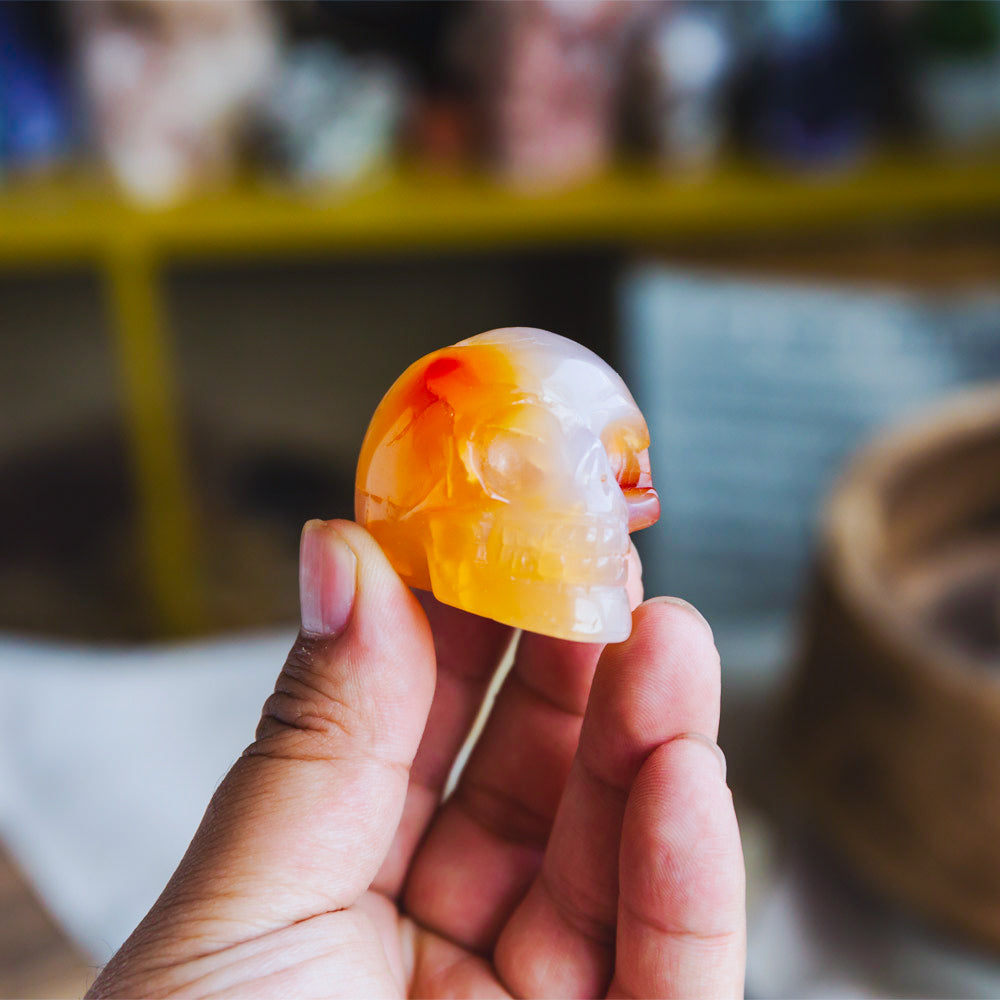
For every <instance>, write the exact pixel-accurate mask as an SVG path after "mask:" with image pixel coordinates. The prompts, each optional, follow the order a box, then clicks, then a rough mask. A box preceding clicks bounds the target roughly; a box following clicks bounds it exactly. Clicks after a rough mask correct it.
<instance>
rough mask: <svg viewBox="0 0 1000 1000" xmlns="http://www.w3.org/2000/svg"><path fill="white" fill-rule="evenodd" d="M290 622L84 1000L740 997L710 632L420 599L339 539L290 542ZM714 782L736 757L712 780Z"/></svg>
mask: <svg viewBox="0 0 1000 1000" xmlns="http://www.w3.org/2000/svg"><path fill="white" fill-rule="evenodd" d="M300 572H301V581H302V612H303V625H304V627H303V631H302V632H301V633H300V635H299V637H298V639H297V641H296V643H295V645H294V647H293V648H292V651H291V653H290V654H289V657H288V662H287V663H286V664H285V667H284V669H283V670H282V672H281V675H280V677H279V678H278V681H277V685H276V688H275V693H274V694H273V695H272V696H271V697H270V698H269V699H268V700H267V702H266V703H265V706H264V711H263V716H262V718H261V722H260V725H259V726H258V729H257V736H256V740H255V741H254V743H253V744H251V746H250V747H249V748H248V749H247V750H246V751H245V752H244V754H243V755H242V757H241V758H240V759H239V760H238V761H237V762H236V764H235V765H234V766H233V768H232V770H231V771H230V772H229V774H228V775H227V777H226V778H225V780H224V781H223V782H222V784H221V785H220V786H219V789H218V790H217V792H216V793H215V795H214V796H213V798H212V801H211V803H210V804H209V807H208V810H207V812H206V813H205V817H204V819H203V820H202V823H201V825H200V827H199V829H198V831H197V833H196V834H195V837H194V840H193V841H192V843H191V846H190V847H189V849H188V851H187V853H186V854H185V856H184V858H183V860H182V861H181V863H180V866H179V867H178V869H177V871H176V872H175V873H174V876H173V877H172V878H171V880H170V882H169V883H168V885H167V887H166V889H165V890H164V892H163V894H162V895H161V897H160V898H159V900H157V902H156V903H155V905H154V906H153V908H152V910H151V911H150V912H149V914H148V915H147V916H146V917H145V919H144V920H143V921H142V923H141V924H140V925H139V927H138V928H137V929H136V931H135V932H134V933H133V935H132V936H131V937H130V938H129V940H128V941H127V942H126V943H125V945H124V946H123V947H122V949H121V950H120V951H119V952H118V954H117V955H115V957H114V958H113V959H112V960H111V962H110V963H109V964H108V966H107V967H106V968H105V969H104V971H103V972H102V973H101V975H100V976H99V977H98V979H97V981H96V982H95V984H94V986H93V987H92V989H91V992H90V994H89V996H92V997H106V996H144V997H153V996H167V995H179V996H209V995H227V996H244V997H250V996H313V997H320V996H323V997H327V996H331V997H332V996H345V997H375V996H378V997H388V996H422V997H439V996H451V997H472V996H476V997H485V996H508V995H515V996H545V997H555V996H581V997H593V996H598V995H602V996H603V995H605V994H608V995H612V996H634V997H666V996H684V997H699V996H704V997H737V996H742V984H743V965H744V941H745V915H744V883H743V878H744V876H743V858H742V853H741V848H740V841H739V834H738V831H737V827H736V819H735V815H734V813H733V806H732V799H731V796H730V794H729V791H728V789H727V787H726V785H725V780H724V774H723V771H724V765H723V762H722V757H721V753H720V752H719V751H718V748H717V747H716V746H715V743H714V739H715V736H716V731H717V727H718V721H719V661H718V655H717V653H716V652H715V648H714V645H713V642H712V636H711V632H710V630H709V628H708V626H707V625H706V624H705V622H704V620H703V619H702V618H701V617H700V616H699V615H698V613H697V612H695V611H694V609H692V608H690V606H688V605H685V604H683V602H677V601H671V600H668V599H664V598H661V599H658V600H652V601H648V602H646V603H645V604H644V605H642V606H640V607H639V608H638V609H637V610H636V611H635V614H634V628H633V631H632V635H631V637H630V638H629V639H628V640H626V641H625V642H623V643H619V644H617V645H612V646H608V647H606V648H605V649H604V651H603V653H602V652H601V648H600V647H597V646H589V645H585V644H579V643H571V642H562V641H559V640H554V639H549V638H545V637H542V636H537V635H529V634H525V635H523V636H522V638H521V642H520V646H519V648H518V651H517V657H516V660H515V663H514V666H513V667H512V669H511V673H510V675H509V676H508V677H507V679H506V680H505V682H504V684H503V687H502V688H501V690H500V693H499V695H498V697H497V700H496V703H495V705H494V707H493V711H492V713H491V715H490V717H489V720H488V722H487V724H486V726H485V729H484V731H483V734H482V736H481V738H480V740H479V742H478V744H477V746H476V748H475V750H474V751H473V754H472V756H471V758H470V760H469V763H468V765H467V766H466V768H465V770H464V772H463V774H462V777H461V779H460V781H459V784H458V786H457V788H456V790H455V792H454V794H453V795H451V796H450V797H449V798H448V799H447V800H445V801H444V802H443V803H442V801H441V797H442V790H443V788H444V785H445V781H446V779H447V776H448V773H449V771H450V769H451V766H452V763H453V761H454V758H455V755H456V754H457V752H458V750H459V748H460V747H461V745H462V743H463V741H464V739H465V737H466V735H467V733H468V731H469V728H470V726H471V725H472V722H473V720H474V719H475V717H476V715H477V712H478V710H479V707H480V704H481V702H482V700H483V697H484V694H485V692H486V689H487V686H488V684H489V680H490V677H491V676H492V674H493V673H494V671H495V670H496V667H497V665H498V664H499V662H500V660H501V659H502V657H503V654H504V651H505V650H506V648H507V646H508V645H509V642H510V640H511V631H510V630H509V629H507V628H506V627H504V626H501V625H498V624H497V623H495V622H491V621H487V620H485V619H480V618H474V617H473V616H471V615H468V614H465V613H464V612H461V611H457V610H455V609H454V608H448V607H445V606H443V605H440V604H438V603H437V602H435V601H434V600H433V599H432V598H427V599H426V600H424V605H425V608H426V613H425V611H424V610H422V609H421V605H420V603H419V602H418V600H417V599H416V598H415V597H414V595H413V594H411V593H410V591H409V590H407V589H406V587H405V586H404V585H403V584H402V583H401V581H400V580H399V578H398V576H397V575H396V573H395V572H394V571H393V569H392V568H391V566H390V565H389V563H388V561H387V560H386V558H385V556H384V555H383V554H382V552H381V550H380V549H379V548H378V546H377V545H376V544H375V542H374V541H373V540H372V538H371V537H370V536H369V535H368V534H367V533H366V532H365V531H364V530H363V529H361V528H359V527H358V526H357V525H354V524H351V523H350V522H343V521H337V522H328V523H323V522H318V521H313V522H310V523H309V524H308V525H307V526H306V529H305V531H304V533H303V545H302V561H301V570H300ZM720 765H721V766H720Z"/></svg>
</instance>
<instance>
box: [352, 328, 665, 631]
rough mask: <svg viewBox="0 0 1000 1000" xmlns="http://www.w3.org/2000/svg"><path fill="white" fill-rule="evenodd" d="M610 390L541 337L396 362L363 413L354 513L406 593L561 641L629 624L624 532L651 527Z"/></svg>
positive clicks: (637, 418) (633, 429)
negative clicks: (409, 589)
mask: <svg viewBox="0 0 1000 1000" xmlns="http://www.w3.org/2000/svg"><path fill="white" fill-rule="evenodd" d="M648 447H649V432H648V430H647V428H646V422H645V420H644V419H643V416H642V414H641V413H640V412H639V408H638V407H637V406H636V404H635V401H634V400H633V399H632V396H631V394H630V393H629V391H628V389H627V388H626V386H625V383H624V382H623V381H622V380H621V378H620V377H619V376H618V375H617V374H616V373H615V372H614V371H613V370H612V369H611V368H610V367H609V366H608V365H607V364H605V363H604V362H603V361H602V360H601V359H600V358H599V357H597V355H596V354H594V353H593V352H591V351H588V350H587V349H586V348H585V347H581V346H580V345H579V344H577V343H574V342H573V341H572V340H567V339H566V338H565V337H559V336H557V335H556V334H554V333H548V332H547V331H545V330H534V329H530V328H527V327H512V328H509V329H504V330H492V331H490V332H488V333H482V334H480V335H479V336H478V337H471V338H469V339H468V340H463V341H462V342H461V343H458V344H456V345H455V346H454V347H448V348H444V349H443V350H439V351H435V352H434V353H432V354H428V355H427V356H426V357H424V358H421V359H420V360H419V361H417V362H415V363H414V364H412V365H410V367H409V368H408V369H407V370H406V371H405V372H403V374H402V375H401V376H400V377H399V378H398V379H397V380H396V382H395V384H394V385H393V386H392V388H391V389H390V390H389V392H388V393H386V395H385V397H384V398H383V400H382V402H381V403H380V404H379V406H378V408H377V409H376V411H375V415H374V416H373V417H372V422H371V425H370V426H369V428H368V433H367V435H366V436H365V440H364V444H363V445H362V448H361V457H360V460H359V462H358V476H357V488H356V492H355V514H356V517H357V520H358V523H359V524H362V525H364V526H365V527H366V528H368V530H369V531H370V532H371V533H372V534H373V535H374V536H375V538H376V539H377V541H378V542H379V543H380V545H381V546H382V548H383V549H384V551H385V553H386V555H387V556H388V557H389V560H390V561H391V562H392V564H393V566H394V567H395V568H396V570H397V571H398V572H399V574H400V576H402V578H403V579H404V580H405V581H406V582H407V583H409V584H410V585H411V586H414V587H418V588H421V589H424V590H432V591H433V592H434V595H435V597H437V599H438V600H439V601H442V602H443V603H445V604H450V605H453V606H455V607H458V608H463V609H464V610H466V611H471V612H473V613H474V614H477V615H483V616H485V617H488V618H494V619H496V620H497V621H501V622H506V623H507V624H509V625H515V626H517V627H519V628H524V629H528V630H530V631H533V632H540V633H543V634H545V635H552V636H557V637H559V638H564V639H578V640H581V641H586V642H618V641H620V640H622V639H624V638H626V637H627V636H628V634H629V632H630V631H631V628H632V616H631V614H630V611H629V604H628V596H627V593H626V582H627V574H628V555H629V538H628V533H629V531H634V530H636V529H638V528H644V527H646V526H648V525H650V524H652V523H653V522H654V521H656V519H657V518H658V517H659V513H660V505H659V499H658V498H657V495H656V491H655V490H654V489H653V484H652V478H651V476H650V471H649V453H648Z"/></svg>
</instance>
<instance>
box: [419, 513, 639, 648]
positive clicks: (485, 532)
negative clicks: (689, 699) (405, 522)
mask: <svg viewBox="0 0 1000 1000" xmlns="http://www.w3.org/2000/svg"><path fill="white" fill-rule="evenodd" d="M598 523H599V522H598ZM428 527H429V529H430V531H429V534H430V551H429V552H428V559H427V569H428V576H429V582H430V589H431V590H432V591H433V593H434V596H435V597H436V598H437V599H438V600H439V601H441V603H442V604H448V605H451V606H452V607H456V608H461V609H462V610H463V611H469V612H471V613H472V614H475V615H481V616H482V617H485V618H492V619H493V620H495V621H499V622H502V623H503V624H506V625H512V626H514V627H515V628H520V629H524V630H525V631H529V632H537V633H539V634H541V635H548V636H552V637H554V638H558V639H569V640H573V641H577V642H594V643H608V642H621V641H622V640H624V639H627V638H628V636H629V635H630V633H631V631H632V614H631V610H630V608H629V600H628V592H627V590H626V582H627V575H626V572H627V571H626V565H627V552H628V532H627V529H626V528H625V527H624V525H622V526H621V527H620V529H619V528H618V526H617V525H615V524H611V527H610V530H608V534H611V535H613V536H614V540H613V541H612V542H611V550H610V551H609V550H608V548H607V547H604V548H601V547H600V545H599V543H598V546H597V547H595V548H594V549H593V550H590V549H587V550H584V552H583V558H584V559H586V560H589V562H591V563H593V564H595V565H600V564H601V563H602V562H603V563H604V568H603V570H594V571H591V572H586V571H582V572H581V570H580V568H579V562H578V563H577V571H576V572H574V573H572V574H571V577H572V578H571V579H567V578H566V574H564V573H560V572H559V566H558V565H553V562H554V561H555V562H556V563H560V562H562V560H560V559H559V558H558V553H555V556H556V559H555V560H553V555H554V553H553V551H552V549H549V550H547V551H542V550H541V549H540V548H539V549H538V550H535V549H523V548H517V547H513V548H512V546H511V542H510V539H511V535H512V534H514V533H516V534H520V535H522V537H523V531H524V527H525V526H524V525H523V524H520V525H518V530H517V531H516V532H512V531H511V526H510V525H509V524H508V525H505V523H504V521H503V519H494V518H491V517H486V518H484V519H483V520H480V521H478V523H475V524H474V525H473V524H470V523H469V522H468V521H464V523H463V522H462V521H460V520H459V519H456V518H454V517H432V518H430V523H429V525H428ZM588 527H590V526H588ZM605 527H606V528H607V526H605ZM539 528H540V529H541V530H544V526H541V525H540V526H539ZM529 530H530V528H529ZM536 541H537V540H536ZM622 549H623V551H618V550H622ZM573 554H575V555H576V557H577V559H578V560H579V558H580V557H581V553H580V552H579V551H577V552H575V553H573ZM608 565H610V566H611V571H610V572H609V571H608Z"/></svg>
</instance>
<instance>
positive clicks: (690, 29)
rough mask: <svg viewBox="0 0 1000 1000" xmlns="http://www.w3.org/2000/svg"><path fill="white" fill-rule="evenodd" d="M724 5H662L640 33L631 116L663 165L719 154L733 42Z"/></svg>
mask: <svg viewBox="0 0 1000 1000" xmlns="http://www.w3.org/2000/svg"><path fill="white" fill-rule="evenodd" d="M729 35H730V26H729V22H728V17H727V12H726V10H725V8H723V7H716V6H698V7H682V8H679V9H678V8H676V7H673V6H664V7H657V8H656V12H655V14H654V15H653V17H652V18H651V23H650V24H649V25H648V26H645V30H642V31H637V32H636V33H635V44H634V47H633V49H632V52H631V58H630V63H631V70H630V72H629V86H628V94H629V101H628V102H627V103H628V104H631V105H633V107H632V108H629V107H626V108H625V115H626V118H627V122H626V127H628V124H630V123H629V122H628V119H629V118H632V119H634V124H633V130H634V131H635V133H636V135H635V138H636V140H637V142H638V143H639V145H640V146H641V147H642V149H643V150H644V151H650V152H652V154H653V156H654V157H655V158H656V159H657V160H658V161H659V162H660V163H662V164H663V165H664V166H667V167H670V168H680V169H696V168H699V167H704V166H709V165H711V163H712V162H713V161H714V160H715V159H716V157H717V155H718V153H719V150H720V148H721V146H722V143H723V141H724V139H725V134H726V124H727V123H726V117H725V113H726V112H725V97H726V85H727V82H728V77H729V72H730V69H731V66H732V44H731V40H730V37H729Z"/></svg>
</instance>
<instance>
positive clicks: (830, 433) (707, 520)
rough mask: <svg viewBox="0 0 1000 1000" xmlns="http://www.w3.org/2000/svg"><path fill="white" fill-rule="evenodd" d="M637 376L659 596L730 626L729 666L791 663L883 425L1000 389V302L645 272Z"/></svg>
mask: <svg viewBox="0 0 1000 1000" xmlns="http://www.w3.org/2000/svg"><path fill="white" fill-rule="evenodd" d="M623 313H624V315H623V329H624V333H623V338H624V343H623V355H624V364H623V369H624V371H625V373H626V377H627V380H628V382H629V385H630V386H631V387H632V389H633V392H634V393H635V396H636V398H637V400H638V402H639V405H640V406H641V407H642V409H643V412H644V413H645V414H646V417H647V420H648V421H649V425H650V433H651V436H652V449H651V456H652V463H653V475H654V479H655V481H656V484H657V487H658V488H659V490H660V496H661V499H662V503H663V515H662V518H661V520H660V523H659V525H657V526H656V527H655V528H652V529H650V530H649V531H648V532H644V533H643V534H642V535H639V536H637V543H638V545H639V548H640V551H641V552H642V554H643V559H644V565H645V582H646V591H647V593H650V594H653V593H673V594H677V595H680V596H682V597H684V598H686V599H688V600H691V601H692V602H693V603H695V604H697V605H698V606H699V607H700V608H701V609H702V610H703V611H704V612H705V614H706V615H707V616H708V617H709V619H710V620H711V621H712V622H713V625H714V626H715V630H716V636H717V639H718V640H719V644H720V648H721V649H722V652H723V656H724V659H725V661H726V663H727V665H728V666H729V667H731V668H735V669H736V670H737V671H739V670H740V669H741V668H742V669H743V670H744V671H753V670H755V669H766V668H772V667H773V666H775V665H777V664H779V663H781V662H782V661H783V660H784V659H786V657H787V654H788V652H789V643H790V640H791V638H792V625H793V622H794V613H795V611H796V609H797V603H798V601H799V600H800V596H801V592H802V585H803V583H804V581H805V577H806V571H807V564H808V560H809V557H810V553H811V550H812V546H813V542H814V539H815V530H816V525H817V523H818V517H819V512H820V507H821V504H822V502H823V498H824V496H825V494H826V492H827V490H828V489H829V487H830V486H831V485H832V483H833V480H834V479H835V477H836V475H837V473H838V472H839V471H840V469H841V468H842V467H843V465H844V463H845V462H846V461H847V459H848V458H849V456H850V454H851V453H852V452H853V451H854V450H855V449H856V448H857V447H859V446H860V445H861V444H862V443H863V442H864V441H865V440H866V439H867V438H868V437H869V436H870V435H871V434H872V433H873V432H874V431H876V430H877V429H878V428H879V427H880V426H882V425H884V424H886V423H889V422H892V421H895V420H896V419H898V418H900V417H902V416H903V415H905V414H906V413H908V412H909V411H912V410H914V409H916V408H918V407H920V406H922V405H924V404H926V403H928V402H930V401H932V400H934V399H936V398H937V397H939V396H941V395H943V394H945V393H947V392H948V391H949V390H951V389H953V388H955V387H958V386H960V385H963V384H967V383H971V382H978V381H984V380H987V379H991V378H998V377H1000V294H997V293H996V292H994V291H992V290H989V289H987V290H984V291H983V292H981V293H975V292H970V293H966V294H962V295H950V296H940V297H930V296H924V295H918V294H912V293H903V292H894V291H885V290H882V289H879V290H874V289H873V290H863V289H858V288H850V289H842V288H831V287H821V286H816V287H809V286H802V285H790V284H787V285H784V284H775V283H766V282H764V281H757V282H753V281H749V280H732V279H731V278H721V277H713V276H710V275H707V274H694V273H685V272H679V271H677V270H671V269H668V268H665V267H662V266H656V265H644V266H639V267H637V268H636V269H634V270H633V272H632V273H631V274H630V275H629V276H628V277H627V279H626V281H625V284H624V290H623Z"/></svg>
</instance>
